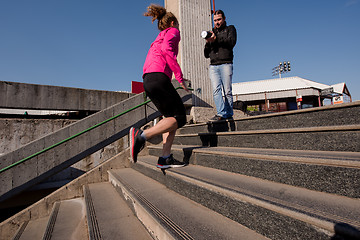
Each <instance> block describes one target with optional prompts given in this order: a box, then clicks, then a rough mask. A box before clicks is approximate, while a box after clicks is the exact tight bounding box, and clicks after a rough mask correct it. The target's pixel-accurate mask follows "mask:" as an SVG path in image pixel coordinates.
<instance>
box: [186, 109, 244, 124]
mask: <svg viewBox="0 0 360 240" xmlns="http://www.w3.org/2000/svg"><path fill="white" fill-rule="evenodd" d="M190 115H191V116H192V117H193V118H192V119H193V122H194V123H206V122H208V121H209V119H210V118H212V117H214V116H215V115H216V108H210V107H196V106H194V107H192V108H191V111H190ZM246 117H247V115H246V114H245V113H244V112H242V111H240V110H236V109H234V115H233V118H234V119H241V118H246Z"/></svg>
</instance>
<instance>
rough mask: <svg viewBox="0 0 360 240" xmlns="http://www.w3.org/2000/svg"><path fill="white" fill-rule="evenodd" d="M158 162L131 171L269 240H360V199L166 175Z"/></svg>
mask: <svg viewBox="0 0 360 240" xmlns="http://www.w3.org/2000/svg"><path fill="white" fill-rule="evenodd" d="M156 161H157V158H156V157H152V156H143V157H140V158H139V160H138V163H137V164H134V166H133V168H134V169H136V170H137V171H139V172H141V173H143V174H144V175H146V176H148V177H151V178H153V179H155V180H156V181H158V182H160V183H162V184H164V185H166V187H168V188H169V189H171V190H173V191H176V192H177V193H179V194H181V195H183V196H184V197H186V198H189V199H191V200H193V201H195V202H197V203H200V204H202V205H204V206H205V207H207V208H209V209H212V210H213V211H216V212H218V213H220V214H222V215H224V216H226V217H228V218H230V219H232V220H234V221H236V222H238V223H240V224H242V225H244V226H246V227H248V228H250V229H252V230H254V231H256V232H258V233H260V234H262V235H264V236H266V237H268V238H270V239H330V238H331V237H335V236H339V235H341V236H342V237H348V236H351V235H352V234H355V236H357V237H360V231H359V229H360V221H359V217H358V216H359V215H360V201H359V200H358V199H353V198H348V197H343V196H338V195H334V194H328V193H322V192H317V191H312V190H308V189H305V188H300V187H294V186H290V185H286V184H281V183H276V182H271V181H267V180H263V179H259V178H254V177H249V176H245V175H241V174H235V173H231V172H227V171H222V170H218V169H212V168H207V167H202V166H196V165H188V166H186V167H184V168H178V169H168V170H166V172H165V173H166V174H165V175H164V174H163V173H162V172H161V171H160V170H159V169H157V168H156V167H155V165H156ZM280 174H281V173H280ZM285 226H286V227H285ZM342 226H348V228H342ZM339 228H340V229H341V231H340V232H339V230H337V229H339ZM334 229H335V230H334ZM354 232H355V233H354ZM345 239H347V238H345Z"/></svg>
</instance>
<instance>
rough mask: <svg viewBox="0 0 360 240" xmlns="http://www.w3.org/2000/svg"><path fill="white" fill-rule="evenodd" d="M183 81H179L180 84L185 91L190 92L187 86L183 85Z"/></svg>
mask: <svg viewBox="0 0 360 240" xmlns="http://www.w3.org/2000/svg"><path fill="white" fill-rule="evenodd" d="M185 81H189V80H187V79H184V82H185ZM184 82H182V83H180V86H181V87H182V88H183V89H184V90H185V91H187V92H190V90H189V89H188V88H187V86H186V85H185V83H184Z"/></svg>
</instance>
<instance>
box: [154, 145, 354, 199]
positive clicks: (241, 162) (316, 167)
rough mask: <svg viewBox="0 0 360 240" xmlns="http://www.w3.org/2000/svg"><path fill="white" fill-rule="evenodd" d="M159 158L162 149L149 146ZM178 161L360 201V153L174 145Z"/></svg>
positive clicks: (173, 148)
mask: <svg viewBox="0 0 360 240" xmlns="http://www.w3.org/2000/svg"><path fill="white" fill-rule="evenodd" d="M148 150H149V154H150V155H153V156H160V155H161V153H162V146H158V145H156V146H148ZM172 153H173V154H174V157H175V158H176V159H179V160H181V161H184V162H190V163H191V164H196V165H201V166H205V167H211V168H216V169H220V170H225V171H229V172H234V173H239V174H243V175H247V176H253V177H257V178H261V179H266V180H269V181H274V182H279V183H284V184H289V185H292V186H298V187H303V188H308V189H311V190H316V191H321V192H327V193H333V194H338V195H343V196H347V197H352V198H360V181H359V179H360V153H359V152H335V151H304V150H288V149H263V148H237V147H210V148H209V147H198V146H191V145H190V146H187V145H173V147H172Z"/></svg>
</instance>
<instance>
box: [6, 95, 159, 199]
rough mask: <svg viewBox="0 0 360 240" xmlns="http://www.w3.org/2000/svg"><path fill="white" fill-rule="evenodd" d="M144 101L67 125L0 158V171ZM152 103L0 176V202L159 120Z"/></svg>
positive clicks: (132, 101) (125, 103)
mask: <svg viewBox="0 0 360 240" xmlns="http://www.w3.org/2000/svg"><path fill="white" fill-rule="evenodd" d="M143 102H144V97H143V95H142V94H139V95H136V96H134V97H131V98H129V99H127V100H125V101H122V102H120V103H118V104H116V105H114V106H112V107H110V108H107V109H105V110H102V111H100V112H98V113H95V114H93V115H91V116H89V117H87V118H84V119H82V120H79V121H77V122H75V123H73V124H70V125H68V126H66V127H64V128H62V129H60V130H58V131H55V132H54V133H52V134H49V135H46V136H44V137H42V138H40V139H38V140H36V141H33V142H30V143H29V144H26V145H25V146H23V147H21V148H19V149H17V150H15V151H12V152H10V153H8V154H5V155H2V156H0V168H1V169H2V168H4V167H7V166H9V165H10V164H12V163H15V162H17V161H19V160H21V159H24V158H26V157H28V156H30V155H32V154H34V153H37V152H39V151H41V150H43V149H45V148H48V147H49V146H52V145H54V144H56V143H58V142H60V141H62V140H64V139H67V138H69V137H71V136H73V135H75V134H78V133H80V132H82V131H84V130H86V129H88V128H90V127H93V126H94V125H96V124H98V123H101V122H103V121H105V120H107V119H109V118H111V117H113V116H115V115H117V114H120V113H122V112H124V111H126V110H128V109H130V108H132V107H134V106H136V105H139V104H141V103H143ZM158 116H159V113H158V112H157V110H156V108H155V107H154V106H153V104H152V103H150V104H147V105H144V106H141V107H139V108H137V109H134V110H132V111H130V112H128V113H127V114H124V115H122V116H119V117H117V118H115V119H113V120H111V121H109V122H106V123H105V124H103V125H101V126H98V127H96V128H94V129H92V130H91V131H89V132H86V133H83V134H81V135H79V136H77V137H76V138H73V139H70V140H69V141H67V142H65V143H63V144H62V145H60V146H58V147H56V148H53V149H50V150H48V151H46V152H44V153H42V154H40V155H38V156H36V157H34V158H32V159H30V160H28V161H27V162H24V163H22V164H20V165H18V166H15V167H13V168H11V169H9V170H7V171H5V172H3V173H1V174H0V195H1V196H0V201H2V200H5V199H6V198H8V197H11V196H13V195H15V194H16V193H19V192H21V191H23V190H24V189H26V188H28V187H31V186H33V185H34V184H36V183H39V182H41V181H43V180H45V179H46V178H48V177H50V176H52V175H54V174H56V173H57V172H59V171H61V170H63V169H65V168H67V167H69V166H71V165H73V164H74V163H76V162H78V161H80V160H81V159H83V158H84V157H86V156H89V155H90V154H92V153H94V152H97V151H98V150H100V149H102V148H104V147H106V146H107V145H109V144H111V143H113V142H114V141H116V140H118V139H120V138H122V137H124V136H125V135H127V134H128V131H129V128H130V127H131V126H138V127H140V126H142V125H144V124H145V123H147V122H149V121H151V120H153V119H154V118H156V117H158Z"/></svg>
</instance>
